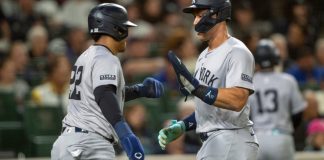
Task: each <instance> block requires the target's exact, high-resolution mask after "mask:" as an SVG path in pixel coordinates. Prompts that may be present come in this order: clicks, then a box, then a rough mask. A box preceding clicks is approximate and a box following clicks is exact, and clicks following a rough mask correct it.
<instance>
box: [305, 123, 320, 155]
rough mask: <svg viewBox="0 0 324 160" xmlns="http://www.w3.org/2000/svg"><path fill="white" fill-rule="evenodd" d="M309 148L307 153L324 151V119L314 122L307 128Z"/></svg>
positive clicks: (307, 147)
mask: <svg viewBox="0 0 324 160" xmlns="http://www.w3.org/2000/svg"><path fill="white" fill-rule="evenodd" d="M307 134H308V135H307V146H306V148H305V150H306V151H323V150H324V119H320V118H318V119H314V120H312V121H311V122H310V123H309V125H308V128H307Z"/></svg>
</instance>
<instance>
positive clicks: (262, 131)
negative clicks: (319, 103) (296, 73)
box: [249, 39, 306, 160]
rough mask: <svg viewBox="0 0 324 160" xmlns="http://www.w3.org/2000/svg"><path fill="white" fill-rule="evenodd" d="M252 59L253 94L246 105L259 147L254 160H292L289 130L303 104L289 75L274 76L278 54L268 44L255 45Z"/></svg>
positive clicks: (300, 111)
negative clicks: (255, 69) (249, 110)
mask: <svg viewBox="0 0 324 160" xmlns="http://www.w3.org/2000/svg"><path fill="white" fill-rule="evenodd" d="M254 56H255V61H256V63H257V65H256V66H257V67H256V68H257V70H258V71H257V72H256V73H255V75H254V78H253V82H254V86H255V93H254V94H253V95H252V96H250V98H249V103H250V105H251V117H252V120H253V122H254V129H255V133H256V135H257V137H258V141H259V143H260V151H259V154H258V159H259V160H283V159H284V160H292V159H294V141H293V137H292V133H293V126H295V127H296V126H297V125H298V124H299V123H300V122H301V120H302V113H303V110H304V109H305V107H306V103H305V101H304V100H303V98H302V96H301V93H300V91H299V89H298V85H297V82H296V80H295V79H294V78H293V77H292V76H291V75H289V74H286V73H276V72H274V69H273V68H274V66H275V65H276V64H278V62H279V52H278V50H277V48H275V45H274V43H273V42H272V41H270V40H267V39H263V40H261V41H259V43H258V45H257V48H256V52H255V54H254ZM293 122H294V123H293Z"/></svg>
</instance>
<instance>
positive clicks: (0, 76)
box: [0, 58, 30, 114]
mask: <svg viewBox="0 0 324 160" xmlns="http://www.w3.org/2000/svg"><path fill="white" fill-rule="evenodd" d="M16 73H17V72H16V65H15V63H14V61H12V60H11V59H8V58H7V59H4V60H2V61H1V62H0V92H1V93H11V94H12V96H14V97H13V99H15V104H16V106H15V107H17V108H15V110H17V111H18V112H19V113H20V114H22V113H23V111H24V107H25V104H26V101H25V100H26V98H27V96H28V94H29V92H30V90H29V89H30V88H29V86H28V84H27V83H26V82H25V81H23V80H21V79H18V78H17V76H16Z"/></svg>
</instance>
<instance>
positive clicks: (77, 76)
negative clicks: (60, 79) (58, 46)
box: [69, 66, 83, 100]
mask: <svg viewBox="0 0 324 160" xmlns="http://www.w3.org/2000/svg"><path fill="white" fill-rule="evenodd" d="M82 71H83V66H73V68H72V78H71V79H70V85H72V86H73V89H72V91H71V90H70V96H69V98H70V99H75V100H81V95H80V91H78V89H77V86H78V85H80V83H81V80H82ZM71 92H72V93H71Z"/></svg>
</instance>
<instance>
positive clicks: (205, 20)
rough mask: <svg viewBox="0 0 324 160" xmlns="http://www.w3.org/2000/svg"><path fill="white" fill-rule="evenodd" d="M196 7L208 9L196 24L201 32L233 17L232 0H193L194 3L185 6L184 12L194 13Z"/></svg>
mask: <svg viewBox="0 0 324 160" xmlns="http://www.w3.org/2000/svg"><path fill="white" fill-rule="evenodd" d="M196 9H207V10H208V11H207V13H206V14H204V16H203V17H202V18H201V20H200V21H199V22H198V23H197V24H196V26H195V30H196V31H197V32H200V33H205V32H207V31H209V30H210V29H211V28H213V26H215V25H216V24H217V23H219V22H222V21H225V20H230V19H231V2H230V0H192V5H191V6H189V7H187V8H184V9H183V12H185V13H193V12H194V11H195V10H196ZM214 15H216V18H215V17H214Z"/></svg>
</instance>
